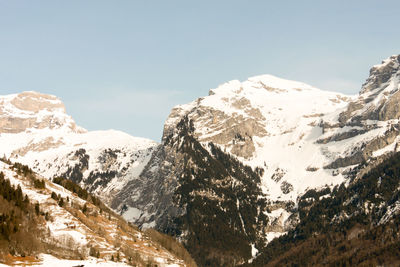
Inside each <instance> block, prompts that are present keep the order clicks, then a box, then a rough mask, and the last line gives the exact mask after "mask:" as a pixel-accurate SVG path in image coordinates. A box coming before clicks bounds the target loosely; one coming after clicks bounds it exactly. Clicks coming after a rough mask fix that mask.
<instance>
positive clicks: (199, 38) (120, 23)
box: [0, 0, 400, 141]
mask: <svg viewBox="0 0 400 267" xmlns="http://www.w3.org/2000/svg"><path fill="white" fill-rule="evenodd" d="M399 10H400V1H398V0H396V1H391V0H385V1H378V0H376V1H371V0H362V1H358V0H352V1H350V0H347V1H341V0H336V1H320V0H314V1H311V0H303V1H298V0H293V1H287V0H281V1H276V0H275V1H268V0H264V1H256V0H254V1H252V0H248V1H244V0H243V1H238V0H229V1H225V0H218V1H217V0H213V1H208V0H202V1H188V0H182V1H178V0H169V1H165V0H159V1H153V0H148V1H135V0H126V1H124V0H118V1H110V0H107V1H106V0H95V1H94V0H93V1H90V0H85V1H80V0H68V1H60V0H48V1H44V0H35V1H32V0H7V1H6V0H0V94H2V95H3V94H11V93H18V92H22V91H31V90H33V91H38V92H41V93H47V94H53V95H56V96H58V97H59V98H60V99H61V100H62V101H63V102H64V104H65V106H66V109H67V112H68V114H70V115H71V116H72V117H73V118H74V119H75V121H76V122H77V124H78V125H80V126H82V127H84V128H86V129H88V130H105V129H116V130H121V131H125V132H127V133H129V134H131V135H134V136H140V137H147V138H150V139H153V140H156V141H160V138H161V135H162V129H163V123H164V121H165V119H166V118H167V117H168V114H169V112H170V110H171V108H172V107H173V106H175V105H178V104H184V103H188V102H190V101H192V100H195V99H196V98H198V97H202V96H205V95H207V94H208V90H209V89H211V88H216V87H217V86H218V85H220V84H222V83H224V82H227V81H230V80H234V79H238V80H241V81H243V80H246V79H247V78H248V77H252V76H256V75H260V74H272V75H275V76H278V77H281V78H285V79H290V80H297V81H302V82H306V83H308V84H311V85H313V86H315V87H318V88H320V89H323V90H330V91H338V92H342V93H346V94H356V93H358V91H359V90H360V88H361V85H362V83H363V82H364V81H365V79H366V78H367V77H368V74H369V69H370V67H371V66H372V65H374V64H378V63H380V62H381V61H382V60H383V59H385V58H387V57H389V56H391V55H393V54H399V53H400V22H399V19H398V12H399Z"/></svg>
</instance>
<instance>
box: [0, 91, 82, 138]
mask: <svg viewBox="0 0 400 267" xmlns="http://www.w3.org/2000/svg"><path fill="white" fill-rule="evenodd" d="M61 127H65V128H68V129H69V130H70V131H73V132H82V131H84V130H83V129H81V128H78V127H77V126H76V124H75V122H74V121H73V120H72V118H71V117H70V116H68V115H67V114H66V113H65V107H64V104H63V103H62V102H61V101H60V100H59V99H58V98H56V97H55V96H52V95H45V94H40V93H37V92H23V93H20V94H17V95H8V96H4V97H0V133H21V132H24V131H26V130H27V129H44V128H49V129H58V128H61Z"/></svg>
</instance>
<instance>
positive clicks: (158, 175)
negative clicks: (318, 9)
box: [0, 56, 400, 266]
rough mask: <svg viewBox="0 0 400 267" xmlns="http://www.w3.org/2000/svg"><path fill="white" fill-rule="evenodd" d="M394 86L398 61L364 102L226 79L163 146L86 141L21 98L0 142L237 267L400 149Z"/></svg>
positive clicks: (261, 80)
mask: <svg viewBox="0 0 400 267" xmlns="http://www.w3.org/2000/svg"><path fill="white" fill-rule="evenodd" d="M399 80H400V71H399V56H392V57H390V58H388V59H387V60H385V61H384V62H383V63H382V64H381V65H376V66H374V67H373V68H372V69H371V72H370V77H369V78H368V79H367V81H366V83H365V84H364V85H363V87H362V90H361V92H360V94H359V95H358V96H345V95H342V94H339V93H333V92H326V91H321V90H319V89H317V88H314V87H312V86H310V85H307V84H304V83H300V82H294V81H289V80H284V79H280V78H277V77H274V76H271V75H263V76H257V77H252V78H249V79H248V80H247V81H244V82H239V81H231V82H228V83H226V84H223V85H221V86H219V87H218V88H216V89H212V90H210V93H209V95H208V96H206V97H203V98H199V99H197V100H195V101H193V102H191V103H189V104H185V105H180V106H177V107H175V108H174V109H173V110H172V111H171V114H170V115H169V117H168V119H167V121H166V122H165V125H164V133H163V140H162V143H161V144H158V143H156V142H152V141H150V140H146V139H140V138H134V137H131V136H129V135H127V134H124V133H121V132H118V131H101V132H86V131H84V130H82V129H80V128H79V127H77V126H75V123H74V122H73V120H72V119H71V118H70V117H68V116H67V115H65V111H64V107H63V105H62V103H61V102H60V101H59V100H57V99H54V98H53V97H51V96H49V97H46V96H40V94H37V93H31V92H30V93H23V94H21V95H22V96H17V95H13V96H6V97H3V98H1V99H2V100H1V101H2V102H1V103H2V107H1V110H2V111H1V115H0V116H1V118H2V120H3V121H5V122H6V123H4V125H8V126H4V127H3V128H1V129H2V130H1V131H3V132H2V133H1V136H0V145H2V147H3V151H4V153H5V154H6V156H9V157H11V158H12V159H13V160H18V161H22V162H23V163H25V164H28V165H29V166H31V167H32V168H34V169H35V170H36V171H38V172H39V173H41V174H42V175H44V176H45V177H48V178H52V177H53V176H63V177H66V178H69V179H71V180H73V181H75V182H76V183H79V184H81V185H83V186H85V187H86V188H87V189H89V190H90V191H92V192H95V193H97V194H98V195H100V196H101V198H102V199H103V200H104V201H105V202H106V203H107V204H108V205H110V206H111V207H112V208H113V209H114V210H116V211H117V212H119V213H120V214H121V215H123V216H124V217H125V218H126V219H128V220H130V221H132V222H134V223H136V224H138V225H140V226H142V227H155V228H157V229H159V230H161V231H164V232H167V233H170V234H173V235H176V236H178V237H179V238H180V240H182V242H184V243H185V244H186V246H187V247H188V249H189V251H190V252H191V253H193V255H194V257H195V258H196V260H197V261H198V262H199V263H201V265H212V266H218V265H222V264H225V265H229V266H231V265H234V264H238V263H244V262H245V261H247V260H250V259H251V258H252V257H253V256H255V255H254V253H253V252H254V251H255V249H260V248H262V247H263V246H264V244H265V242H269V241H270V240H271V239H272V238H273V237H276V236H279V235H281V234H282V233H284V232H286V231H288V230H289V229H291V228H292V227H293V226H294V225H295V224H296V223H297V222H298V215H297V213H296V212H297V211H296V204H297V201H298V199H299V198H300V197H301V196H302V194H304V193H305V192H306V191H307V190H309V189H313V188H321V187H325V186H328V187H330V188H333V187H334V186H336V185H339V184H341V183H343V182H347V181H348V180H347V179H348V176H349V174H352V175H354V174H356V175H357V173H361V172H362V168H361V167H360V166H364V165H365V164H364V163H365V162H368V161H371V160H375V159H376V158H378V157H380V156H381V155H384V154H386V153H390V152H393V151H397V143H398V141H399V138H398V136H399V130H400V128H399V127H400V125H399V116H400V111H399V105H398V101H399V97H400V93H399V89H400V88H399ZM32 94H33V95H32ZM24 95H25V96H24ZM13 99H17V100H13ZM24 101H25V102H24ZM32 101H37V102H38V104H37V107H38V108H35V106H36V104H32ZM12 103H17V104H12ZM21 103H25V104H21ZM29 103H30V104H29ZM46 103H47V104H46ZM16 114H17V115H16ZM18 114H20V115H18ZM21 114H23V115H21ZM27 114H28V115H29V116H28V115H27ZM39 114H40V115H39ZM51 114H53V115H52V116H51ZM54 114H56V115H54ZM57 114H58V115H57ZM45 115H46V116H47V115H48V116H50V117H46V116H45ZM26 118H29V120H32V122H24V123H13V120H16V121H19V120H25V119H26ZM42 118H47V119H45V122H43V119H42ZM63 120H64V123H61V122H62V121H63ZM55 121H58V122H60V123H61V125H58V124H57V123H55ZM42 122H43V124H41V123H42ZM11 126H12V127H11ZM215 225H218V226H219V227H220V228H218V229H217V228H215V227H214V226H215ZM221 229H223V230H221ZM210 240H213V243H212V242H210ZM218 240H223V241H218ZM224 242H225V243H224ZM233 247H236V250H237V251H235V249H234V248H233ZM237 248H240V249H237ZM252 248H253V249H252Z"/></svg>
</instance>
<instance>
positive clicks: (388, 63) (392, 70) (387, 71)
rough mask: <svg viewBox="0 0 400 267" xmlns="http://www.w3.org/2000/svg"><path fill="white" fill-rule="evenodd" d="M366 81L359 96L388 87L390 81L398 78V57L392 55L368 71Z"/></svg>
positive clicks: (399, 66) (399, 71)
mask: <svg viewBox="0 0 400 267" xmlns="http://www.w3.org/2000/svg"><path fill="white" fill-rule="evenodd" d="M369 73H370V75H369V77H368V79H367V81H366V82H365V83H364V84H363V86H362V89H361V92H360V95H362V94H365V93H368V92H373V91H375V90H376V89H384V88H385V87H387V86H389V85H390V80H392V79H393V78H395V77H397V78H399V76H400V55H393V56H391V57H389V58H387V59H385V60H384V61H382V63H381V64H378V65H375V66H373V67H372V68H371V70H370V72H369Z"/></svg>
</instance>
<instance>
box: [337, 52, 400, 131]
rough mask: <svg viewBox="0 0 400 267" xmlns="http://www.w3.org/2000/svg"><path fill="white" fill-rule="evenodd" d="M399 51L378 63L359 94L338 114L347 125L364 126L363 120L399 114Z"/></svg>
mask: <svg viewBox="0 0 400 267" xmlns="http://www.w3.org/2000/svg"><path fill="white" fill-rule="evenodd" d="M399 89H400V55H394V56H391V57H389V58H387V59H386V60H384V61H383V62H382V64H379V65H375V66H373V67H372V68H371V70H370V75H369V77H368V79H367V80H366V82H365V83H364V84H363V86H362V89H361V91H360V94H359V96H358V98H357V99H356V100H355V101H353V102H351V103H349V105H348V108H347V109H346V110H345V111H344V112H342V113H341V114H340V116H339V122H340V123H341V125H342V126H344V125H358V126H361V125H362V124H363V123H362V121H367V120H375V121H378V120H379V121H388V120H393V119H399V118H400V106H399V105H398V103H399V101H400V91H399Z"/></svg>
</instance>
